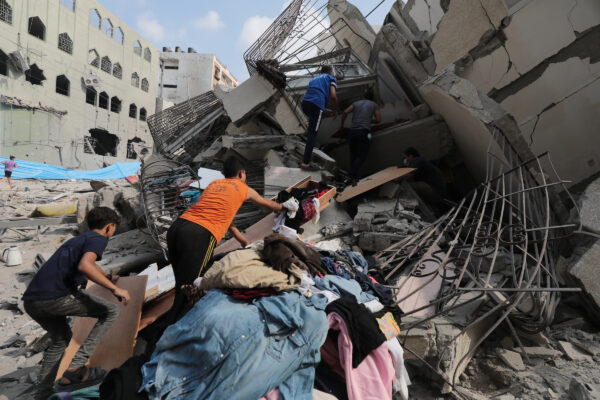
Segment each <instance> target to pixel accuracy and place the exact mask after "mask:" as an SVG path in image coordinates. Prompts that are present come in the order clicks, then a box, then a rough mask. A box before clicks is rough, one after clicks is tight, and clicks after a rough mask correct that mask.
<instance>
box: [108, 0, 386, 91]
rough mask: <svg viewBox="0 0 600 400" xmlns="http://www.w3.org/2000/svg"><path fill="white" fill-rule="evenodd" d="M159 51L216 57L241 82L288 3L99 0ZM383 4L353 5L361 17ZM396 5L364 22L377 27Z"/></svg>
mask: <svg viewBox="0 0 600 400" xmlns="http://www.w3.org/2000/svg"><path fill="white" fill-rule="evenodd" d="M99 1H100V3H102V5H103V6H105V7H106V8H107V9H109V10H110V11H111V12H113V13H114V14H116V15H118V16H119V18H121V19H122V20H123V21H125V23H127V24H128V25H129V26H131V27H132V28H134V29H136V30H137V31H138V32H140V33H141V34H142V35H143V36H144V37H145V38H146V39H148V40H150V41H151V42H152V43H154V45H155V46H157V47H158V48H159V49H162V47H163V46H168V47H171V48H172V49H174V48H175V46H180V47H181V48H183V49H185V50H186V51H187V48H188V47H193V48H194V49H195V50H196V51H198V52H200V53H214V54H216V55H217V58H218V59H219V60H220V61H221V62H222V63H224V64H226V65H227V67H228V68H229V69H230V71H231V72H232V73H233V75H234V76H235V77H236V78H237V79H239V80H240V81H242V80H244V79H246V78H247V77H248V72H247V70H246V68H245V65H244V61H243V58H242V54H243V53H244V51H245V50H246V49H247V48H248V47H249V45H250V44H251V43H252V42H253V41H254V39H255V38H256V37H257V36H258V35H260V32H262V31H263V30H264V29H265V28H266V27H268V26H269V25H270V23H271V21H272V20H273V19H275V18H276V17H277V16H278V15H279V14H280V13H281V11H282V10H283V8H284V5H286V4H288V3H289V0H216V1H214V0H213V1H207V0H170V1H164V0H125V1H124V0H99ZM380 1H381V0H354V1H352V3H353V4H354V5H355V6H357V7H358V8H359V9H360V10H361V11H362V12H363V14H366V13H368V12H369V11H371V10H372V9H373V8H374V7H375V6H376V5H377V4H379V2H380ZM393 3H394V0H385V1H384V3H383V4H382V5H381V6H380V7H379V8H378V9H377V10H375V12H373V14H371V15H370V16H369V17H368V20H369V22H370V23H371V24H372V25H381V24H382V22H383V19H384V18H385V15H386V14H387V12H388V11H389V9H390V8H391V6H392V5H393Z"/></svg>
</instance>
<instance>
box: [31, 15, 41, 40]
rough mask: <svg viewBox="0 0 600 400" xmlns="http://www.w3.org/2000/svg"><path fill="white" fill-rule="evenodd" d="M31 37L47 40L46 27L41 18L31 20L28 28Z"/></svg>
mask: <svg viewBox="0 0 600 400" xmlns="http://www.w3.org/2000/svg"><path fill="white" fill-rule="evenodd" d="M27 30H28V32H29V34H30V35H31V36H35V37H36V38H38V39H42V40H45V39H46V25H44V23H43V22H42V20H41V19H40V17H31V18H29V25H28V28H27Z"/></svg>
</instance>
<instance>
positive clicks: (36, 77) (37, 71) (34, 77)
mask: <svg viewBox="0 0 600 400" xmlns="http://www.w3.org/2000/svg"><path fill="white" fill-rule="evenodd" d="M25 80H26V81H27V82H29V83H31V84H32V85H39V86H43V85H42V82H43V81H45V80H46V77H45V76H44V70H43V69H41V68H40V67H38V66H37V64H31V65H30V66H29V69H28V70H27V71H25Z"/></svg>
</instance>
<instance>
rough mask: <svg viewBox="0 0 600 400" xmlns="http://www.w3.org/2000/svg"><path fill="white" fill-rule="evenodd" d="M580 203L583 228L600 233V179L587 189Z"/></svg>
mask: <svg viewBox="0 0 600 400" xmlns="http://www.w3.org/2000/svg"><path fill="white" fill-rule="evenodd" d="M580 202H581V208H580V218H581V223H582V224H583V227H584V228H586V229H589V230H590V231H592V232H596V233H600V178H598V179H596V180H594V181H593V182H592V183H590V184H589V185H588V186H587V187H586V188H585V192H584V193H583V195H582V196H581V197H580Z"/></svg>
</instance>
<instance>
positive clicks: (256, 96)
mask: <svg viewBox="0 0 600 400" xmlns="http://www.w3.org/2000/svg"><path fill="white" fill-rule="evenodd" d="M276 93H278V90H277V89H276V88H275V87H274V86H273V85H272V84H271V83H270V82H269V81H268V80H266V79H265V78H263V77H262V76H260V75H253V76H251V77H250V78H249V79H247V80H246V81H244V83H242V84H241V85H239V86H238V87H236V88H235V89H233V90H232V91H230V92H219V93H218V95H219V96H221V100H222V102H223V106H224V107H225V110H226V112H227V115H228V116H229V118H231V121H232V122H233V123H234V124H235V125H236V126H240V125H242V124H243V123H244V121H247V120H249V119H250V118H251V117H253V116H255V115H256V114H257V113H259V112H260V111H262V109H264V107H265V105H266V103H267V102H268V101H269V100H270V99H271V98H272V97H273V96H274V95H275V94H276Z"/></svg>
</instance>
